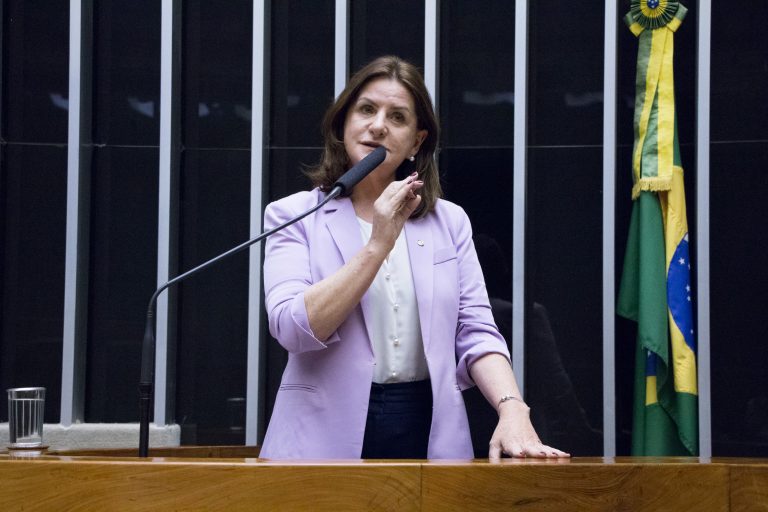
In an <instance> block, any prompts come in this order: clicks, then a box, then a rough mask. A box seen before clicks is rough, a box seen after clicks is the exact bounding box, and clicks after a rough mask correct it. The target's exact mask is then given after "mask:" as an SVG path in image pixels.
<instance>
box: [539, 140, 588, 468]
mask: <svg viewBox="0 0 768 512" xmlns="http://www.w3.org/2000/svg"><path fill="white" fill-rule="evenodd" d="M601 187H602V148H599V147H567V148H531V149H530V150H529V152H528V213H527V220H526V228H527V231H526V283H527V290H526V295H527V297H526V340H525V341H526V348H525V350H526V382H525V384H526V390H527V391H526V399H528V400H529V401H530V402H531V410H532V418H533V420H534V421H535V426H536V427H537V429H539V431H540V432H539V435H541V436H542V437H543V438H545V439H546V442H548V443H552V444H553V445H555V446H558V447H559V448H561V449H563V450H566V451H569V452H570V453H572V454H574V455H599V454H601V453H602V415H603V411H602V405H603V404H602V392H601V390H602V351H603V345H602V335H601V332H602V194H601Z"/></svg>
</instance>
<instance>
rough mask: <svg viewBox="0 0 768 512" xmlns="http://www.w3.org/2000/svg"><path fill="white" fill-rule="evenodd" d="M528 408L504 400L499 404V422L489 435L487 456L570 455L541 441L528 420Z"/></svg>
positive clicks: (548, 456)
mask: <svg viewBox="0 0 768 512" xmlns="http://www.w3.org/2000/svg"><path fill="white" fill-rule="evenodd" d="M529 413H530V409H529V408H528V406H526V405H525V404H523V403H517V402H505V403H504V404H501V405H500V406H499V423H498V425H496V430H494V432H493V436H492V437H491V442H490V449H489V451H488V458H489V459H491V460H498V459H500V458H501V457H502V456H503V455H509V456H510V457H535V458H558V457H570V454H568V453H565V452H563V451H561V450H558V449H557V448H552V447H551V446H547V445H545V444H543V443H542V442H541V440H540V439H539V436H538V435H537V434H536V430H534V428H533V425H532V424H531V420H530V414H529Z"/></svg>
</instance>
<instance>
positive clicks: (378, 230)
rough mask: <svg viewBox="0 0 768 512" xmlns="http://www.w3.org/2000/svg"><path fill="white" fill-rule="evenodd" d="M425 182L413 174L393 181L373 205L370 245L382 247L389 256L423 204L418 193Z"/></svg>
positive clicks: (416, 174)
mask: <svg viewBox="0 0 768 512" xmlns="http://www.w3.org/2000/svg"><path fill="white" fill-rule="evenodd" d="M423 186H424V182H423V181H421V180H419V179H418V173H415V172H414V173H413V174H411V175H410V176H408V177H407V178H405V179H404V180H402V181H393V182H392V183H390V184H389V185H388V186H387V188H385V189H384V191H383V192H382V193H381V195H380V196H379V197H378V199H376V201H375V202H374V203H373V219H372V222H371V224H372V229H371V239H370V242H369V244H372V245H373V246H380V247H381V248H382V249H383V250H384V251H385V254H389V252H390V251H391V250H392V248H393V247H394V246H395V242H396V241H397V237H398V236H400V232H401V231H402V229H403V225H405V221H407V220H408V218H409V217H410V216H411V214H412V213H413V212H414V210H416V208H417V207H418V206H419V203H420V202H421V195H419V194H418V191H419V189H420V188H421V187H423Z"/></svg>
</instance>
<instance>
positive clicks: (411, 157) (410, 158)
mask: <svg viewBox="0 0 768 512" xmlns="http://www.w3.org/2000/svg"><path fill="white" fill-rule="evenodd" d="M408 160H410V161H411V162H413V161H414V160H416V157H415V156H414V155H411V156H409V157H408Z"/></svg>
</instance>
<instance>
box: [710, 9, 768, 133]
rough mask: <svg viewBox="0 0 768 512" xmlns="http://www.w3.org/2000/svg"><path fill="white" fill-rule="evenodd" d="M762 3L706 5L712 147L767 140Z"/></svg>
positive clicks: (766, 12)
mask: <svg viewBox="0 0 768 512" xmlns="http://www.w3.org/2000/svg"><path fill="white" fill-rule="evenodd" d="M766 20H768V3H767V2H743V3H740V4H739V7H738V9H734V8H733V4H731V3H729V2H712V53H711V70H712V71H711V81H710V95H711V98H712V101H711V108H712V110H711V111H710V116H711V128H710V130H711V132H710V139H711V140H712V142H721V141H757V140H766V139H768V123H766V119H768V102H766V101H765V85H766V84H768V42H767V40H766V37H765V23H766Z"/></svg>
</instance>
